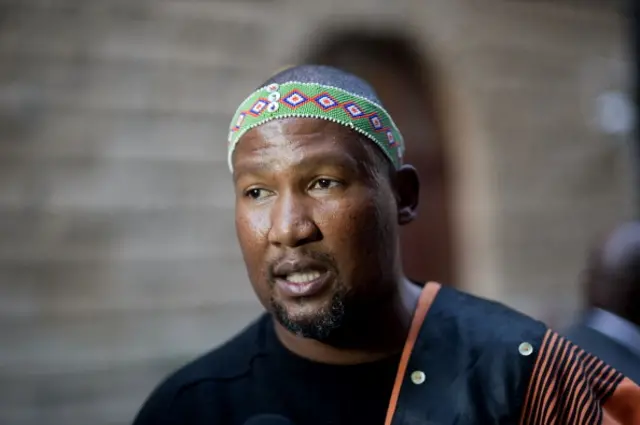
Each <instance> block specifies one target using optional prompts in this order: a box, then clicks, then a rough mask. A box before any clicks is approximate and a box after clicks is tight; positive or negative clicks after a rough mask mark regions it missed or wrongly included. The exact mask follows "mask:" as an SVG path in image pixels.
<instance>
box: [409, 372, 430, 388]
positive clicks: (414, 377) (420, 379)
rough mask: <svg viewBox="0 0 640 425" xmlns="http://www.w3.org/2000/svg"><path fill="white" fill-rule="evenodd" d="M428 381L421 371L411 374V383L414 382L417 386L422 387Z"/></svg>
mask: <svg viewBox="0 0 640 425" xmlns="http://www.w3.org/2000/svg"><path fill="white" fill-rule="evenodd" d="M426 379H427V377H426V376H425V374H424V372H423V371H421V370H416V371H414V372H412V373H411V382H413V383H414V384H416V385H420V384H422V383H424V381H425V380H426Z"/></svg>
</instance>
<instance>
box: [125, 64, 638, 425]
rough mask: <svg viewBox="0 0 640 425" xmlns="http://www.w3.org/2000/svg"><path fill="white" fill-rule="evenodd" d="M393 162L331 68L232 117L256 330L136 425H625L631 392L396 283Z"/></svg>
mask: <svg viewBox="0 0 640 425" xmlns="http://www.w3.org/2000/svg"><path fill="white" fill-rule="evenodd" d="M402 152H403V142H402V136H401V135H400V133H399V131H398V129H397V128H396V126H395V124H394V122H393V120H392V119H391V117H390V116H389V114H388V113H387V112H386V111H385V109H384V108H383V107H382V106H381V105H380V103H379V102H378V99H377V97H376V94H375V93H374V92H373V90H372V89H371V88H370V86H369V85H368V84H366V83H365V82H364V81H362V80H360V79H359V78H357V77H355V76H353V75H350V74H347V73H344V72H342V71H339V70H337V69H334V68H330V67H322V66H300V67H296V68H292V69H289V70H285V71H283V72H281V73H279V74H278V75H276V76H274V77H273V78H272V79H270V80H269V81H267V82H266V83H265V84H264V85H263V86H261V87H260V88H259V89H258V90H256V91H255V92H254V93H252V94H251V95H250V96H249V97H247V98H246V99H245V101H243V102H242V104H241V105H240V107H239V108H238V110H237V112H236V114H235V116H234V118H233V121H232V124H231V131H230V134H229V167H230V168H231V170H232V173H233V182H234V186H235V191H236V228H237V234H238V239H239V241H240V246H241V248H242V253H243V257H244V261H245V263H246V266H247V271H248V275H249V280H250V281H251V283H252V285H253V288H254V290H255V292H256V294H257V296H258V298H259V299H260V301H261V302H262V304H263V305H264V306H265V308H266V309H267V311H268V314H266V315H264V316H263V317H261V318H260V319H259V320H258V321H257V322H255V323H254V324H252V325H251V326H249V327H248V328H247V329H245V330H244V331H243V332H242V333H240V334H239V335H238V336H237V337H235V338H234V339H232V340H231V341H229V342H228V343H227V344H225V345H224V346H222V347H221V348H218V349H216V350H214V351H212V352H210V353H208V354H206V355H204V356H203V357H201V358H200V359H198V360H196V361H195V362H193V363H191V364H190V365H187V366H186V367H184V368H183V369H181V370H180V371H178V372H177V373H175V374H174V375H173V376H171V377H170V378H169V379H168V380H167V381H165V382H164V383H163V384H162V385H160V387H159V388H158V389H157V390H156V391H155V392H154V393H153V394H152V395H151V397H150V399H149V400H148V401H147V402H146V404H145V406H144V407H143V408H142V411H141V412H140V413H139V415H138V418H137V419H136V422H135V424H136V425H147V424H159V425H174V424H175V425H177V424H181V425H186V424H196V425H204V424H224V425H242V424H244V423H258V419H257V417H259V416H260V415H264V414H275V415H280V416H282V417H286V418H288V420H289V421H291V422H292V423H294V424H298V425H315V424H323V425H326V424H348V425H352V424H383V423H384V424H387V425H389V424H394V425H401V424H440V425H448V424H454V423H455V424H457V425H469V424H516V423H522V424H540V425H542V424H549V423H558V424H595V423H601V422H602V420H603V418H604V417H606V418H607V421H608V422H606V423H607V424H614V423H620V424H629V425H630V424H635V425H637V424H640V388H638V387H637V386H636V385H635V384H634V383H633V382H631V381H630V380H629V379H627V378H625V377H624V376H622V375H621V374H620V373H618V372H617V371H615V370H613V369H612V368H610V367H609V366H607V365H605V364H604V363H602V362H601V361H599V360H598V359H596V358H595V357H593V356H591V355H589V354H587V353H585V352H583V351H582V350H580V349H579V348H578V347H576V346H574V345H573V344H571V343H569V342H568V341H566V340H564V339H562V338H561V337H559V336H558V335H557V334H555V333H554V332H552V331H550V330H548V329H547V328H546V327H545V326H544V325H543V324H542V323H540V322H537V321H535V320H533V319H530V318H528V317H525V316H523V315H521V314H519V313H516V312H514V311H512V310H510V309H508V308H506V307H503V306H501V305H499V304H496V303H492V302H489V301H485V300H481V299H477V298H474V297H472V296H470V295H466V294H463V293H461V292H458V291H456V290H453V289H450V288H447V287H440V286H439V285H438V284H436V283H428V284H421V283H418V282H413V281H411V280H409V279H408V278H406V277H405V276H404V274H403V272H402V269H401V267H400V252H399V249H398V245H399V242H398V232H399V226H402V225H404V224H406V223H409V222H411V220H413V219H414V217H415V215H416V209H417V199H418V191H419V183H418V179H417V177H416V172H415V170H414V169H413V168H412V167H411V166H410V165H405V164H403V163H402ZM254 420H255V422H254ZM247 421H249V422H247ZM260 423H264V424H267V423H278V422H276V421H269V420H267V419H264V420H263V421H262V422H260ZM283 423H284V422H283Z"/></svg>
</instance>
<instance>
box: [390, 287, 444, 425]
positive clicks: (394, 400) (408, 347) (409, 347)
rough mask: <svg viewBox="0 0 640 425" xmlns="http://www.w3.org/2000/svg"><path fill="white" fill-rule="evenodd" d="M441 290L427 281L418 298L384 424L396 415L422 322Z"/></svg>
mask: <svg viewBox="0 0 640 425" xmlns="http://www.w3.org/2000/svg"><path fill="white" fill-rule="evenodd" d="M439 290H440V284H439V283H436V282H427V283H426V284H425V285H424V289H423V290H422V293H421V294H420V298H419V299H418V306H417V307H416V311H415V313H414V314H413V320H412V321H411V327H410V328H409V335H408V336H407V340H406V341H405V343H404V348H403V350H402V357H400V365H399V366H398V373H396V380H395V383H394V384H393V391H392V392H391V399H390V400H389V408H388V409H387V418H386V419H385V421H384V425H391V422H392V421H393V415H395V413H396V407H397V405H398V398H399V397H400V389H401V387H402V382H403V381H404V377H405V374H406V372H407V365H408V364H409V359H410V358H411V352H412V351H413V346H414V345H415V343H416V340H417V339H418V335H419V334H420V328H422V323H423V322H424V318H425V317H426V316H427V312H428V311H429V307H431V304H432V303H433V300H434V299H435V298H436V296H437V295H438V291H439Z"/></svg>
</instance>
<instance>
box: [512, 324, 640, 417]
mask: <svg viewBox="0 0 640 425" xmlns="http://www.w3.org/2000/svg"><path fill="white" fill-rule="evenodd" d="M553 424H559V425H565V424H566V425H569V424H571V425H574V424H575V425H594V424H603V425H615V424H625V425H627V424H628V425H640V389H639V388H638V386H637V385H635V384H634V383H633V382H631V381H630V380H629V379H628V378H625V377H624V376H623V375H622V374H621V373H619V372H618V371H616V370H615V369H613V368H612V367H610V366H608V365H607V364H606V363H604V362H602V361H601V360H600V359H598V358H597V357H596V356H593V355H591V354H589V353H587V352H585V351H584V350H582V349H581V348H580V347H578V346H577V345H575V344H573V343H572V342H570V341H568V340H567V339H565V338H563V337H561V336H560V335H558V334H557V333H555V332H553V331H551V330H549V331H547V333H546V335H545V338H544V340H543V343H542V346H541V348H540V351H539V354H538V357H537V359H536V364H535V367H534V370H533V374H532V377H531V380H530V382H529V388H528V391H527V396H526V399H525V404H524V409H523V412H522V418H521V421H520V425H553Z"/></svg>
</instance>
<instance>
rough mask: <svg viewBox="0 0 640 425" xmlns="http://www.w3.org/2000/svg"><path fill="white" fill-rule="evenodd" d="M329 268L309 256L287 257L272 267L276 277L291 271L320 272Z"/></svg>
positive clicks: (286, 274) (283, 275)
mask: <svg viewBox="0 0 640 425" xmlns="http://www.w3.org/2000/svg"><path fill="white" fill-rule="evenodd" d="M328 270H329V268H328V267H327V266H326V265H325V264H323V263H321V262H319V261H316V260H313V259H310V258H300V259H289V260H285V261H281V262H279V263H278V264H276V265H275V266H274V267H273V275H274V277H276V278H283V277H286V276H288V275H290V274H291V273H304V272H310V271H317V272H320V273H321V274H324V273H325V272H327V271H328Z"/></svg>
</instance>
